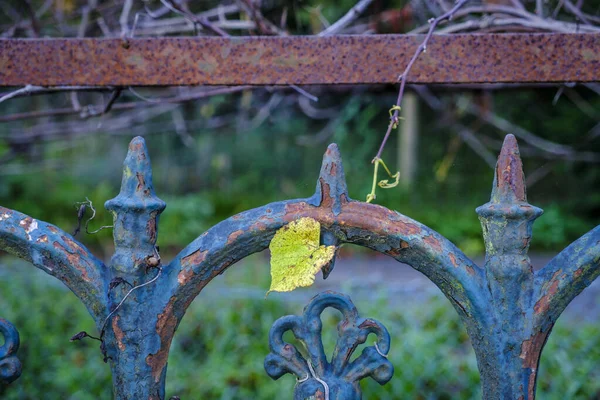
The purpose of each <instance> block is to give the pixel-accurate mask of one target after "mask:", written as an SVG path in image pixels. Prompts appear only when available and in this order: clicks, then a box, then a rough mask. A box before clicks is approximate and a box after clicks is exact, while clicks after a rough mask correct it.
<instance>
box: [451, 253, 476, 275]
mask: <svg viewBox="0 0 600 400" xmlns="http://www.w3.org/2000/svg"><path fill="white" fill-rule="evenodd" d="M448 257H450V262H451V263H452V265H454V266H455V267H458V264H457V263H456V256H454V254H452V253H449V254H448ZM473 272H475V271H473Z"/></svg>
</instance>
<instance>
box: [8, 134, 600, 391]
mask: <svg viewBox="0 0 600 400" xmlns="http://www.w3.org/2000/svg"><path fill="white" fill-rule="evenodd" d="M106 207H107V208H108V209H109V210H111V211H112V213H113V217H114V223H115V227H114V240H115V248H116V249H115V256H114V257H113V258H112V260H111V262H110V264H109V265H108V266H106V267H105V266H104V264H102V262H100V261H99V260H97V259H96V258H94V257H93V255H91V253H90V252H89V251H88V250H86V249H85V247H84V246H83V245H82V244H80V243H78V242H77V241H76V240H75V239H73V238H72V237H71V236H70V235H68V234H67V233H65V232H63V231H61V230H60V229H59V228H57V227H55V226H53V225H50V224H47V223H45V222H43V221H39V220H35V219H33V218H31V217H29V216H27V215H24V214H21V213H18V212H16V211H12V210H9V209H6V208H2V209H0V248H1V249H3V250H6V251H8V252H10V253H13V254H15V255H17V256H19V257H22V258H24V259H26V260H28V261H30V262H31V263H32V264H34V265H35V266H37V267H39V268H41V269H42V270H44V271H46V272H47V273H49V274H50V275H53V276H55V277H56V278H58V279H60V280H61V281H63V282H64V283H65V284H66V285H67V286H68V287H69V288H70V289H71V290H72V291H73V292H75V294H76V295H77V296H78V297H79V298H80V299H81V300H82V301H83V302H84V303H85V305H86V306H87V308H88V310H89V311H90V313H91V314H92V316H93V317H94V319H95V321H96V325H97V327H98V331H99V332H100V335H99V336H100V338H101V339H102V341H103V345H102V349H103V351H104V353H105V354H104V357H105V360H106V361H107V362H109V363H110V366H111V369H112V372H113V385H114V394H115V398H116V399H119V400H121V399H161V400H162V399H164V398H165V377H166V371H167V359H168V355H169V348H170V345H171V341H172V339H173V335H174V333H175V329H176V328H177V326H178V324H179V323H180V321H181V319H182V318H183V316H184V314H185V312H186V309H187V307H188V306H189V305H190V303H191V302H192V301H193V300H194V298H195V297H196V296H197V295H198V294H199V293H200V292H201V291H202V289H203V288H204V287H205V286H206V285H207V284H208V283H210V281H211V280H212V279H213V278H214V277H215V276H217V275H219V274H221V273H223V272H224V271H225V270H226V269H227V268H228V267H230V266H231V265H233V264H234V263H235V262H237V261H239V260H241V259H242V258H244V257H246V256H248V255H250V254H252V253H255V252H258V251H261V250H264V249H265V248H267V247H268V245H269V242H270V240H271V239H272V237H273V235H274V234H275V232H276V231H277V230H278V229H279V228H281V227H282V226H284V225H285V224H287V223H289V222H290V221H294V220H296V219H298V218H301V217H311V218H314V219H315V220H317V221H318V222H319V223H320V224H321V228H322V235H321V237H322V238H323V241H325V242H327V244H328V245H335V246H339V245H341V244H344V243H353V244H358V245H361V246H365V247H369V248H371V249H374V250H376V251H379V252H382V253H384V254H387V255H389V256H391V257H393V258H395V259H396V260H398V261H401V262H403V263H407V264H409V265H411V266H413V268H415V269H417V270H418V271H420V272H422V273H423V274H424V275H425V276H427V277H428V278H429V279H430V280H431V281H432V282H433V283H435V284H436V285H437V286H438V287H439V288H440V290H441V291H442V292H443V293H444V294H445V296H446V297H447V298H448V300H449V301H450V302H451V303H452V305H453V306H454V308H455V309H456V311H457V312H458V314H459V315H460V317H461V319H462V321H463V322H464V323H465V325H466V327H467V332H468V333H469V335H470V337H471V342H472V344H473V347H474V349H475V353H476V355H477V359H478V364H479V369H480V372H481V377H482V386H483V394H484V398H486V399H501V398H502V399H504V398H510V399H528V400H531V399H533V398H534V395H535V381H536V376H537V368H538V363H539V359H540V356H541V352H542V349H543V346H544V344H545V342H546V340H547V338H548V336H549V334H550V330H551V329H552V326H553V324H554V322H555V321H556V320H557V318H558V316H559V315H560V313H561V312H562V311H563V310H564V308H565V307H566V305H567V304H569V302H570V301H571V300H572V299H573V298H574V297H575V296H577V295H578V294H579V293H580V292H581V291H582V290H583V289H584V288H585V287H587V286H588V285H589V284H590V283H591V282H592V281H593V280H594V279H595V278H596V277H597V276H598V275H599V274H600V246H599V245H598V243H600V227H597V228H595V229H594V230H592V231H590V232H589V233H587V234H586V235H584V236H583V237H581V238H580V239H579V240H577V241H576V242H575V243H573V244H572V245H571V246H569V247H568V248H566V249H565V250H564V251H562V252H561V253H560V254H559V255H558V256H556V258H555V259H553V260H552V261H551V262H550V263H549V264H548V265H547V266H546V267H545V268H543V269H541V270H539V271H537V272H533V270H532V268H531V265H530V263H529V258H528V257H527V250H528V247H529V241H530V240H531V232H532V231H531V227H532V224H533V222H534V220H535V219H536V218H537V217H539V216H540V214H541V210H540V209H538V208H536V207H534V206H531V205H529V204H528V203H527V197H526V190H525V184H524V176H523V170H522V165H521V160H520V156H519V151H518V147H517V143H516V140H515V138H514V136H512V135H509V136H507V138H506V140H505V142H504V145H503V148H502V151H501V154H500V157H499V160H498V164H497V166H496V171H495V178H494V184H493V189H492V196H491V199H490V202H489V203H487V204H485V205H483V206H481V207H479V208H478V209H477V212H478V214H479V217H480V220H481V223H482V227H483V231H484V239H485V242H486V254H487V257H486V263H485V266H484V267H483V268H481V267H479V266H477V265H475V264H474V263H473V262H472V261H471V260H469V259H468V258H467V257H466V256H465V255H464V254H463V253H462V252H461V251H460V250H459V249H458V248H456V246H454V245H453V244H452V243H450V242H449V241H448V240H447V239H445V238H444V237H442V236H441V235H440V234H438V233H436V232H434V231H433V230H431V229H429V228H428V227H426V226H424V225H422V224H420V223H418V222H416V221H414V220H411V219H410V218H408V217H406V216H404V215H402V214H400V213H398V212H395V211H391V210H388V209H386V208H384V207H381V206H378V205H373V204H367V203H363V202H360V201H355V200H352V199H350V197H349V196H348V191H347V187H346V182H345V180H344V172H343V166H342V162H341V157H340V154H339V152H338V149H337V147H336V146H335V145H330V146H329V148H328V149H327V151H326V153H325V156H324V158H323V165H322V168H321V173H320V176H319V178H318V180H317V187H316V192H315V194H314V195H313V196H311V197H309V198H306V199H297V200H288V201H281V202H276V203H272V204H268V205H266V206H264V207H260V208H256V209H254V210H249V211H246V212H243V213H240V214H238V215H235V216H233V217H231V218H229V219H227V220H225V221H223V222H221V223H219V224H217V225H215V226H214V227H212V228H210V229H209V230H208V231H206V232H204V233H203V234H202V235H200V236H199V237H198V238H197V239H196V240H194V241H193V242H192V243H191V244H190V245H189V246H187V247H186V248H185V249H184V250H182V251H181V252H180V253H179V255H177V256H176V257H175V258H174V259H173V260H172V261H171V262H170V263H165V264H163V263H162V261H161V259H160V255H159V253H158V249H157V248H156V242H157V235H158V218H159V214H160V213H161V212H162V210H163V209H164V207H165V204H164V203H163V202H162V201H161V200H160V199H158V198H157V197H156V195H155V193H154V189H153V186H152V170H151V166H150V159H149V156H148V153H147V150H146V146H145V143H144V141H143V139H142V138H135V139H134V140H133V141H132V142H131V144H130V146H129V153H128V155H127V158H126V159H125V163H124V167H123V181H122V186H121V192H120V194H119V195H118V196H117V197H116V198H115V199H113V200H110V201H108V202H107V203H106ZM331 268H332V266H331V267H330V268H328V271H327V273H329V272H331ZM117 282H128V283H129V284H130V285H131V286H136V288H137V289H136V290H134V291H133V292H130V290H129V286H127V285H116V284H115V283H117ZM348 309H351V307H350V308H348ZM381 346H382V347H384V348H385V349H383V350H382V348H381V347H380V350H381V351H383V352H384V353H385V352H387V347H385V342H383V343H382V344H381ZM275 375H276V374H275ZM338 376H339V374H338ZM314 381H315V380H313V381H312V382H313V383H314ZM311 385H312V386H311V389H315V390H317V392H320V389H319V387H317V386H318V385H313V384H311ZM307 387H308V385H307Z"/></svg>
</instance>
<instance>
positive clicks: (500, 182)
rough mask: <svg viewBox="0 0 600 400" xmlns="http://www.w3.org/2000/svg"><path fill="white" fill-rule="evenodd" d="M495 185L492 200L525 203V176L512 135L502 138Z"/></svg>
mask: <svg viewBox="0 0 600 400" xmlns="http://www.w3.org/2000/svg"><path fill="white" fill-rule="evenodd" d="M495 178H496V179H495V182H494V183H495V184H494V187H493V190H492V200H493V201H494V200H495V201H497V202H526V201H527V194H526V189H525V175H524V174H523V163H522V161H521V155H520V154H519V146H518V144H517V139H516V138H515V136H514V135H512V134H508V135H506V137H505V138H504V143H503V144H502V150H501V151H500V156H499V157H498V163H497V164H496V177H495Z"/></svg>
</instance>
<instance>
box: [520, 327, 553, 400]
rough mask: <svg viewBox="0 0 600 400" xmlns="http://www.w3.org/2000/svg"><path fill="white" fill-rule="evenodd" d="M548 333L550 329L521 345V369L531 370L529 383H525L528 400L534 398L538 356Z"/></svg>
mask: <svg viewBox="0 0 600 400" xmlns="http://www.w3.org/2000/svg"><path fill="white" fill-rule="evenodd" d="M549 333H550V329H548V331H546V332H543V331H542V332H537V333H536V334H535V335H533V336H532V337H531V338H530V339H528V340H525V341H524V342H523V344H522V345H521V354H520V355H519V357H520V358H521V359H522V360H523V368H529V369H530V370H531V374H530V375H529V381H528V382H527V398H528V399H533V398H534V392H535V379H536V376H537V369H538V365H539V363H540V356H541V355H542V350H543V348H544V345H545V344H546V340H547V339H548V334H549Z"/></svg>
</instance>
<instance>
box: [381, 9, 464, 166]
mask: <svg viewBox="0 0 600 400" xmlns="http://www.w3.org/2000/svg"><path fill="white" fill-rule="evenodd" d="M468 1H469V0H459V1H458V2H457V3H456V4H455V5H454V7H452V9H451V10H450V11H448V12H446V13H444V14H442V15H440V16H439V17H437V18H435V19H431V20H429V22H430V26H429V31H428V32H427V35H426V36H425V39H424V40H423V43H421V44H420V45H419V47H418V48H417V51H415V54H414V55H413V57H412V58H411V60H410V61H409V62H408V65H407V66H406V69H405V70H404V72H403V73H402V74H401V75H400V76H399V77H398V79H399V80H400V90H399V91H398V98H397V99H396V104H395V106H394V107H393V108H394V112H393V115H392V116H391V118H390V123H389V125H388V128H387V131H386V133H385V136H384V137H383V140H382V141H381V146H379V150H378V151H377V154H376V155H375V157H374V158H373V161H372V162H373V163H374V162H375V161H376V160H378V159H381V153H382V152H383V149H384V148H385V144H386V143H387V140H388V138H389V137H390V133H391V132H392V129H393V128H394V127H395V126H397V125H398V120H399V110H400V105H401V104H402V97H403V96H404V87H405V86H406V77H407V75H408V73H409V72H410V70H411V68H412V66H413V64H414V63H415V61H417V58H418V57H419V56H420V55H421V53H424V52H426V51H427V43H429V40H430V39H431V36H433V31H434V30H435V28H436V27H437V26H438V24H439V23H440V22H441V21H443V20H446V19H448V20H450V19H452V16H453V15H454V13H456V11H458V10H459V9H460V8H461V7H462V6H464V5H465V4H466V3H467V2H468Z"/></svg>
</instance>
